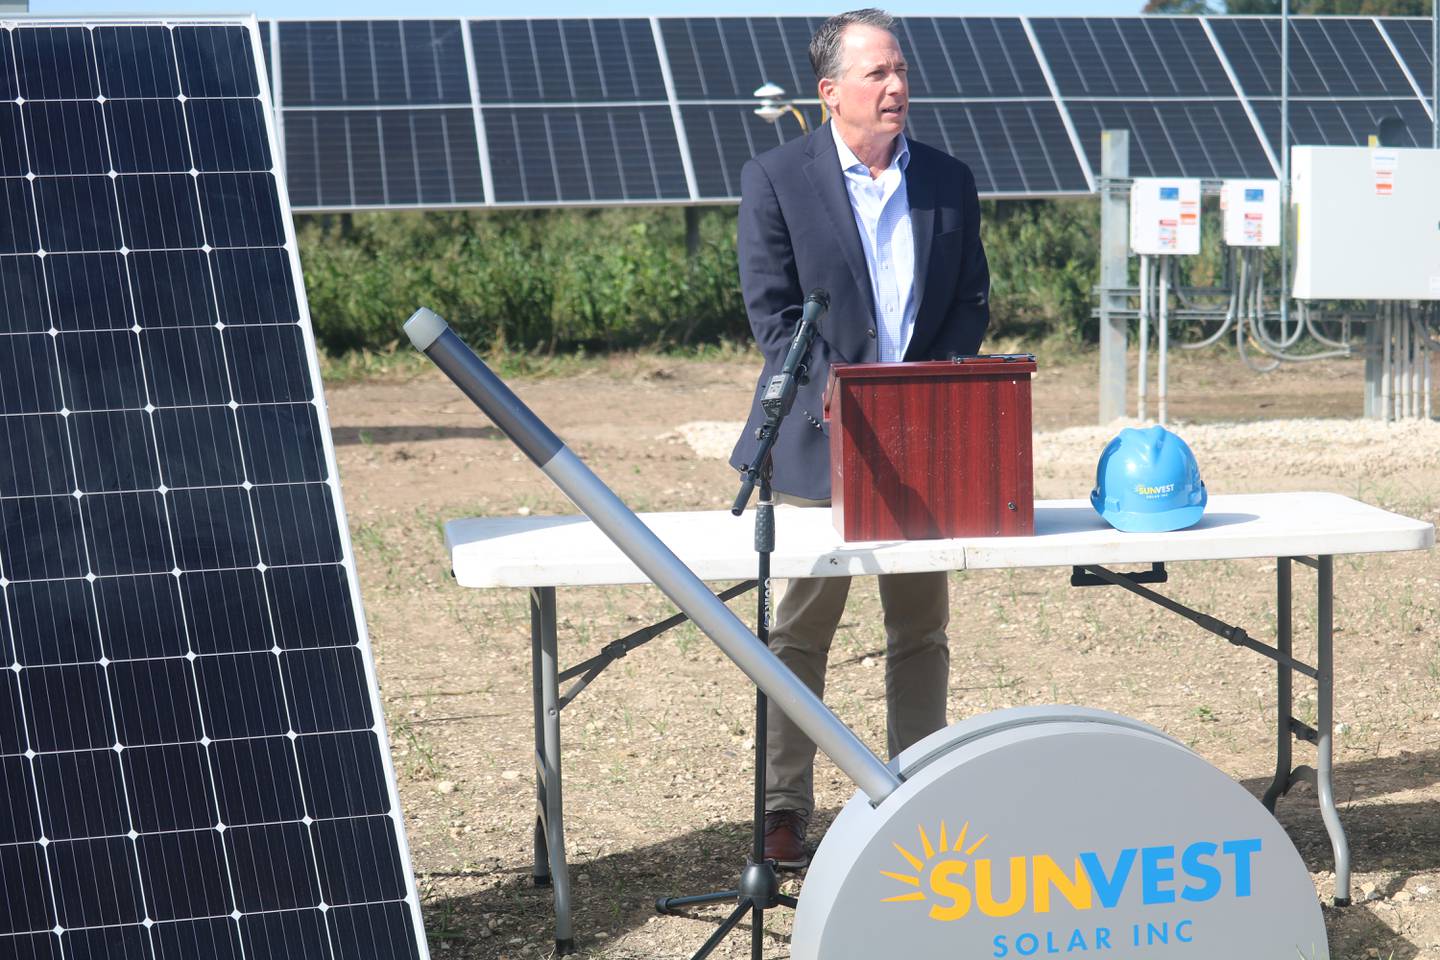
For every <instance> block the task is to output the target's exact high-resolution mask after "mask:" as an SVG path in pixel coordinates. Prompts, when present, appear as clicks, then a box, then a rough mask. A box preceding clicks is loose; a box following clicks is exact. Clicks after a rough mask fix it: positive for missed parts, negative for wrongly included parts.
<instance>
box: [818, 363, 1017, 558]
mask: <svg viewBox="0 0 1440 960" xmlns="http://www.w3.org/2000/svg"><path fill="white" fill-rule="evenodd" d="M1034 371H1035V358H1034V357H1033V356H1030V355H1029V354H1018V355H1007V356H980V357H960V358H957V359H956V360H936V361H925V362H922V363H852V364H835V365H834V366H832V367H831V368H830V380H829V383H828V384H827V386H826V390H825V419H826V420H828V421H829V423H830V486H831V493H830V496H831V514H832V515H833V517H834V520H835V527H836V529H837V530H839V531H840V534H841V536H843V537H844V538H845V539H846V540H933V539H937V538H944V537H971V536H1028V535H1030V534H1033V533H1034V532H1035V496H1034V478H1033V474H1032V467H1031V459H1030V374H1032V373H1033V372H1034Z"/></svg>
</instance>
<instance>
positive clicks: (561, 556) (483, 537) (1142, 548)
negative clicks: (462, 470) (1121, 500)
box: [445, 493, 1435, 941]
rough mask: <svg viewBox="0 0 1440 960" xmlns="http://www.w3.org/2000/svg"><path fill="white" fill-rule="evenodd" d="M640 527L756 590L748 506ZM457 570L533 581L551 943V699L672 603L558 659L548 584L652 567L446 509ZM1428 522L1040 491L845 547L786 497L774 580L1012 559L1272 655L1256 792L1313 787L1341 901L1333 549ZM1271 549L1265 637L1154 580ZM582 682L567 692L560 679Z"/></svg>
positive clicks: (555, 745)
mask: <svg viewBox="0 0 1440 960" xmlns="http://www.w3.org/2000/svg"><path fill="white" fill-rule="evenodd" d="M640 518H641V519H642V520H643V521H644V522H645V524H646V525H647V526H648V527H649V528H650V529H651V530H652V531H654V532H655V534H656V535H657V536H659V537H660V539H661V540H663V541H664V542H665V543H666V545H667V546H669V547H670V549H671V550H673V551H674V552H675V553H676V555H678V556H679V558H680V559H681V560H682V561H684V562H685V564H686V565H687V566H689V567H690V569H691V570H693V571H694V572H695V573H696V574H697V575H698V576H699V577H700V578H701V579H702V580H706V581H741V583H740V584H739V585H738V586H733V587H731V588H730V589H728V590H727V591H725V592H724V593H722V594H721V596H722V597H725V598H726V599H729V597H731V596H734V595H736V594H738V593H740V592H743V591H744V590H745V589H748V588H750V587H751V586H753V580H751V579H750V578H753V577H754V575H755V562H756V561H755V552H754V543H753V534H754V526H753V522H752V518H751V517H749V516H746V517H744V518H737V517H734V516H732V515H731V514H730V513H729V512H728V511H720V510H715V511H704V512H694V513H650V514H641V515H640ZM445 542H446V546H447V548H448V549H449V551H450V559H451V567H452V569H453V571H454V574H455V579H456V581H457V582H458V583H459V584H460V585H461V586H465V587H523V588H526V589H528V590H529V591H530V641H531V649H532V653H533V669H532V685H533V696H534V715H535V768H536V792H537V816H536V822H535V870H534V876H535V881H536V883H537V884H541V885H551V886H553V888H554V896H555V924H556V933H555V936H556V939H557V940H561V941H568V940H571V939H572V938H573V936H574V932H573V924H572V916H571V901H570V883H569V872H568V867H567V865H566V860H565V830H564V807H563V804H562V793H561V776H560V710H561V708H562V707H564V706H565V705H566V704H567V703H569V702H570V701H571V700H573V699H574V696H575V695H576V694H577V693H579V691H580V690H581V689H583V687H584V686H585V685H586V684H588V683H589V682H590V681H591V680H592V679H594V677H595V676H597V675H598V674H599V672H600V671H601V670H603V669H604V668H605V666H606V665H608V663H610V662H612V661H613V660H614V659H617V658H618V657H620V656H624V654H625V653H626V652H628V651H629V650H631V649H634V647H636V646H639V645H640V644H642V643H644V642H646V641H647V640H649V639H651V638H652V637H654V636H656V635H658V634H659V633H661V632H663V631H664V630H665V629H668V628H669V627H671V626H674V625H676V624H678V623H680V622H683V621H684V620H685V616H684V615H683V614H677V615H675V616H674V617H671V618H670V619H668V620H666V621H662V622H661V623H658V624H655V625H654V626H652V627H648V628H645V629H643V630H640V631H637V632H636V633H634V634H631V635H630V636H628V637H625V638H622V639H620V640H617V641H615V642H614V643H611V644H609V645H607V647H606V648H605V649H604V650H602V651H601V652H600V653H599V654H597V655H596V656H594V657H591V658H590V659H588V660H586V661H583V662H582V663H580V664H578V665H576V666H574V667H571V668H569V669H562V668H561V667H560V666H559V664H558V661H557V637H556V622H557V621H556V612H555V604H556V601H555V593H556V589H557V588H558V587H564V586H594V585H602V584H633V583H646V582H648V580H647V578H646V577H645V576H644V574H642V573H641V572H640V570H639V569H638V568H637V567H636V566H635V565H634V564H632V563H631V562H630V561H629V560H628V559H627V558H626V557H625V556H624V555H623V554H621V552H620V550H619V549H618V548H617V547H615V546H614V545H613V544H612V543H611V542H610V541H609V540H608V539H606V537H605V536H604V534H602V533H601V532H600V530H599V529H598V528H596V527H595V526H594V525H593V524H591V523H590V521H589V520H587V519H585V518H584V517H582V516H565V517H495V518H476V519H466V520H455V521H451V522H450V523H447V524H446V525H445ZM1434 542H1435V528H1434V527H1433V526H1432V525H1431V524H1429V523H1424V522H1421V521H1419V520H1413V519H1411V518H1409V517H1404V516H1400V515H1398V514H1394V513H1389V512H1387V511H1385V510H1381V509H1379V508H1377V507H1372V506H1369V505H1367V504H1364V503H1360V502H1358V501H1355V500H1351V499H1349V498H1348V497H1343V496H1339V495H1336V494H1329V493H1272V494H1244V495H1232V496H1214V497H1211V499H1210V504H1209V507H1208V509H1207V510H1206V512H1205V516H1204V517H1203V519H1202V520H1201V521H1200V523H1199V524H1197V525H1196V526H1194V527H1191V528H1189V529H1188V530H1179V531H1175V532H1172V533H1153V534H1143V533H1130V534H1127V533H1120V532H1118V531H1116V530H1113V529H1111V528H1110V527H1109V526H1108V525H1106V524H1105V523H1104V522H1103V521H1102V520H1101V519H1100V518H1099V516H1098V515H1097V514H1096V513H1095V511H1094V510H1093V509H1091V507H1090V504H1089V502H1088V501H1084V500H1050V501H1044V500H1042V501H1037V502H1036V504H1035V534H1034V536H1030V537H997V538H968V539H955V540H914V541H904V542H875V543H845V542H844V541H843V540H841V539H840V536H839V534H838V533H837V532H836V531H835V528H834V527H833V526H832V525H831V521H830V511H829V510H825V509H798V508H787V507H781V508H778V509H777V510H776V547H775V552H774V553H773V555H772V557H771V575H772V576H775V577H787V578H788V577H830V576H864V575H873V574H880V573H915V572H921V571H929V570H980V569H1001V568H1011V567H1071V568H1072V571H1073V572H1072V577H1071V582H1072V583H1073V584H1075V585H1077V586H1083V585H1092V584H1113V585H1116V586H1120V587H1123V588H1124V589H1126V590H1129V591H1131V592H1133V593H1136V594H1138V595H1140V596H1142V597H1144V598H1145V599H1147V600H1150V601H1152V602H1155V603H1158V604H1160V605H1161V606H1164V607H1166V608H1167V609H1169V610H1171V611H1172V612H1175V613H1177V614H1179V615H1181V616H1184V617H1186V618H1188V619H1190V620H1192V621H1193V622H1195V623H1197V624H1198V625H1200V626H1201V627H1202V628H1204V629H1207V630H1210V631H1211V632H1213V633H1216V634H1218V635H1219V636H1221V637H1224V638H1225V639H1226V640H1228V641H1230V642H1231V643H1234V644H1236V645H1239V646H1244V647H1247V648H1249V649H1252V650H1255V651H1257V652H1259V653H1261V654H1262V655H1264V656H1266V657H1268V658H1269V659H1271V660H1273V661H1274V662H1275V663H1276V676H1277V681H1276V682H1277V689H1278V711H1277V713H1278V717H1277V725H1276V761H1275V777H1274V780H1273V781H1272V782H1271V784H1270V786H1269V788H1268V789H1267V790H1266V791H1265V795H1264V801H1263V802H1264V803H1265V805H1266V806H1267V807H1268V808H1270V809H1271V810H1272V811H1273V810H1274V808H1275V802H1276V800H1277V799H1278V798H1279V797H1280V796H1281V795H1283V794H1284V793H1285V792H1286V791H1287V790H1289V788H1290V787H1291V786H1293V785H1294V784H1296V783H1297V782H1300V781H1301V780H1306V781H1308V782H1310V783H1312V784H1314V786H1315V789H1316V793H1317V795H1318V799H1319V806H1320V815H1321V817H1322V818H1323V820H1324V823H1325V829H1326V831H1327V833H1328V834H1329V837H1330V843H1331V846H1332V848H1333V850H1334V854H1335V899H1336V903H1337V904H1344V903H1348V902H1349V895H1350V853H1349V849H1348V847H1347V844H1346V840H1345V832H1344V829H1343V828H1342V826H1341V824H1340V818H1339V815H1338V813H1337V812H1336V808H1335V798H1334V791H1333V789H1332V784H1331V760H1332V740H1331V737H1332V731H1333V724H1334V719H1333V715H1332V707H1333V676H1334V675H1333V650H1332V646H1333V626H1334V621H1333V613H1334V558H1335V556H1337V555H1341V554H1354V553H1385V552H1392V551H1400V550H1422V549H1426V548H1429V547H1431V546H1433V544H1434ZM1261 557H1274V558H1275V559H1276V566H1275V580H1276V637H1275V644H1274V646H1270V645H1268V644H1265V643H1262V642H1260V641H1258V640H1256V639H1254V638H1252V637H1250V636H1249V634H1247V633H1246V632H1245V631H1244V630H1243V629H1242V628H1240V627H1237V626H1233V625H1231V624H1227V623H1225V622H1223V621H1221V620H1219V619H1217V618H1215V617H1213V616H1210V615H1208V614H1205V613H1202V612H1200V611H1196V610H1192V609H1190V608H1188V607H1185V606H1184V605H1182V604H1180V603H1178V602H1176V601H1174V600H1171V599H1169V598H1168V597H1165V596H1163V595H1162V594H1159V593H1157V592H1155V591H1154V590H1152V589H1151V588H1150V587H1149V586H1148V585H1147V584H1153V583H1157V582H1163V581H1164V579H1165V577H1166V571H1165V570H1164V568H1163V565H1164V564H1166V563H1174V562H1181V561H1191V560H1233V559H1242V558H1261ZM1292 561H1294V562H1298V563H1301V564H1303V565H1305V566H1308V567H1312V568H1314V569H1315V571H1316V573H1317V576H1318V580H1319V583H1318V601H1317V604H1318V610H1317V623H1316V630H1317V658H1316V659H1317V662H1316V663H1315V664H1313V665H1311V664H1306V663H1303V662H1301V661H1298V660H1296V659H1295V658H1294V657H1293V656H1292V654H1291V650H1292V603H1291V570H1292ZM1131 564H1151V565H1152V568H1151V571H1150V572H1148V573H1146V572H1142V573H1138V574H1132V573H1117V572H1115V571H1112V570H1110V569H1109V567H1110V566H1113V565H1131ZM1296 673H1300V674H1301V675H1302V676H1305V677H1309V678H1310V679H1312V680H1314V681H1315V683H1316V688H1317V691H1316V697H1317V701H1318V710H1317V719H1316V724H1315V726H1314V727H1311V726H1310V725H1309V724H1307V723H1304V722H1303V721H1301V720H1299V719H1297V718H1296V717H1294V716H1293V712H1294V711H1293V695H1292V685H1293V681H1294V675H1295V674H1296ZM572 677H575V678H579V679H578V680H577V682H576V683H575V684H574V685H573V686H572V687H571V689H570V690H569V691H567V693H566V694H565V695H564V696H563V697H562V695H561V693H560V689H559V685H560V683H561V682H562V681H564V680H567V679H570V678H572ZM1297 739H1298V740H1304V741H1306V742H1308V743H1311V744H1313V745H1314V746H1315V748H1316V753H1317V759H1316V763H1315V765H1314V766H1313V767H1312V766H1310V765H1301V766H1298V767H1297V766H1294V765H1293V763H1292V760H1291V747H1292V744H1293V740H1297Z"/></svg>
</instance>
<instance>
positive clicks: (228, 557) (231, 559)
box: [166, 487, 260, 730]
mask: <svg viewBox="0 0 1440 960" xmlns="http://www.w3.org/2000/svg"><path fill="white" fill-rule="evenodd" d="M166 503H167V506H168V507H169V515H170V517H171V518H172V521H173V526H174V541H175V564H176V566H178V567H179V568H180V569H182V570H208V569H215V568H217V567H220V568H225V567H251V566H254V565H255V564H256V563H258V562H259V560H260V557H259V555H258V554H257V553H256V550H255V518H254V516H253V515H252V513H251V510H250V501H249V499H248V498H247V497H246V496H245V491H244V490H242V489H241V488H240V487H206V488H196V489H188V490H172V491H170V493H169V494H167V495H166ZM211 729H212V730H213V727H212V728H211Z"/></svg>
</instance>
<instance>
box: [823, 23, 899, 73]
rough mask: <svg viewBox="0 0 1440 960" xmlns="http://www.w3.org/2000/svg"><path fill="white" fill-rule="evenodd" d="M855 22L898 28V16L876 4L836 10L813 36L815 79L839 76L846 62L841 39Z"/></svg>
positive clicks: (882, 28)
mask: <svg viewBox="0 0 1440 960" xmlns="http://www.w3.org/2000/svg"><path fill="white" fill-rule="evenodd" d="M854 24H863V25H864V26H867V27H878V28H880V29H881V30H888V31H890V32H891V33H894V32H895V18H894V17H892V16H890V14H888V13H886V12H885V11H884V10H878V9H876V8H875V7H866V8H865V9H864V10H851V11H850V12H848V13H837V14H836V15H835V16H833V17H831V18H830V19H829V20H826V21H825V22H824V23H822V24H820V29H819V30H816V31H815V36H813V37H811V38H810V68H811V69H812V70H814V71H815V79H816V80H824V79H825V78H826V77H829V78H830V79H832V80H834V79H837V78H838V77H839V76H840V70H841V68H842V67H843V66H844V64H843V63H841V60H842V59H844V58H843V56H842V54H841V49H840V42H841V41H842V40H843V39H844V38H845V28H846V27H849V26H852V25H854Z"/></svg>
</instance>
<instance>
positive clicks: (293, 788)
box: [210, 736, 373, 825]
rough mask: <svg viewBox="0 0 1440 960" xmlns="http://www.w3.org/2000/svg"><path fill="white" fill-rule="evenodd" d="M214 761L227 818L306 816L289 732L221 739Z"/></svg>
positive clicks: (255, 819)
mask: <svg viewBox="0 0 1440 960" xmlns="http://www.w3.org/2000/svg"><path fill="white" fill-rule="evenodd" d="M293 742H294V743H299V741H298V740H296V741H293ZM372 746H373V744H372ZM210 762H211V766H212V767H213V769H214V771H215V784H216V796H217V797H219V800H220V819H221V820H222V821H223V822H225V823H228V824H232V825H242V824H247V823H284V822H287V821H294V820H299V819H300V818H301V817H303V816H305V810H306V809H307V808H306V805H305V799H304V798H303V797H302V795H301V787H300V780H299V776H298V775H297V773H296V768H295V750H294V746H292V741H291V739H290V738H289V737H284V736H275V737H255V738H250V739H245V740H231V741H225V742H221V743H217V744H215V745H214V746H213V747H211V749H210Z"/></svg>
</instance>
